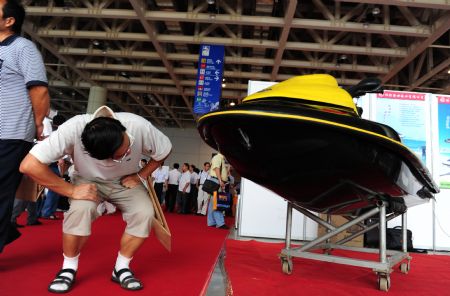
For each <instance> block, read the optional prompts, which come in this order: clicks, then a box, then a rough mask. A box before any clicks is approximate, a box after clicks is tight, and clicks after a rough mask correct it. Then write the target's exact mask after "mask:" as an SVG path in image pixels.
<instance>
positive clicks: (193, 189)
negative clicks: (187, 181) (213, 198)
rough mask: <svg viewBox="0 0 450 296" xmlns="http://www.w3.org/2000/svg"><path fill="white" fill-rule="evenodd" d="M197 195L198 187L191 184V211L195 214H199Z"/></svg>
mask: <svg viewBox="0 0 450 296" xmlns="http://www.w3.org/2000/svg"><path fill="white" fill-rule="evenodd" d="M197 195H198V189H197V185H195V184H191V192H189V210H192V212H194V213H197Z"/></svg>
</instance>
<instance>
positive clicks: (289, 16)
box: [270, 0, 297, 81]
mask: <svg viewBox="0 0 450 296" xmlns="http://www.w3.org/2000/svg"><path fill="white" fill-rule="evenodd" d="M296 8H297V0H290V1H289V4H288V6H287V7H286V9H285V11H286V15H285V17H284V26H283V31H282V32H281V36H280V40H278V49H277V52H276V54H275V59H274V62H273V68H272V74H271V75H270V80H272V81H274V80H276V79H277V75H278V70H279V69H280V62H281V59H282V58H283V53H284V49H285V48H286V42H287V39H288V37H289V32H290V31H291V25H292V20H293V19H294V15H295V11H296Z"/></svg>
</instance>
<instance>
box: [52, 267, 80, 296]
mask: <svg viewBox="0 0 450 296" xmlns="http://www.w3.org/2000/svg"><path fill="white" fill-rule="evenodd" d="M63 273H71V274H72V275H73V278H72V279H71V278H69V277H67V276H63V275H61V274H63ZM76 274H77V272H76V270H73V269H70V268H66V269H61V270H60V271H59V272H58V273H57V274H56V277H55V279H54V280H53V281H52V282H51V283H50V285H48V291H49V292H51V293H58V294H62V293H67V292H69V291H70V289H72V285H73V283H74V282H75V275H76ZM55 284H66V285H67V289H65V290H55V289H52V286H53V285H55Z"/></svg>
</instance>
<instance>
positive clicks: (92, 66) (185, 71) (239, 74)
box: [77, 62, 353, 80]
mask: <svg viewBox="0 0 450 296" xmlns="http://www.w3.org/2000/svg"><path fill="white" fill-rule="evenodd" d="M344 66H345V67H347V68H348V69H351V67H353V65H341V67H344ZM77 67H78V68H79V69H84V70H103V71H129V72H141V73H167V69H166V68H164V67H155V66H143V65H121V64H120V65H119V64H105V63H83V62H80V63H77ZM174 71H175V73H176V74H178V75H189V76H194V77H195V76H196V75H197V70H196V69H194V68H175V69H174ZM94 75H95V74H94ZM292 76H293V75H291V74H279V75H278V79H279V80H286V79H289V78H291V77H292ZM93 77H95V76H91V79H93ZM224 77H227V78H243V79H260V80H270V78H271V74H269V73H258V72H243V71H224ZM130 78H131V77H130Z"/></svg>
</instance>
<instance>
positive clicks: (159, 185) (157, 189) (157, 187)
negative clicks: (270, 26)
mask: <svg viewBox="0 0 450 296" xmlns="http://www.w3.org/2000/svg"><path fill="white" fill-rule="evenodd" d="M163 185H164V183H155V185H154V186H153V188H155V192H156V196H157V197H158V200H159V204H162V203H163V200H162V193H163Z"/></svg>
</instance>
